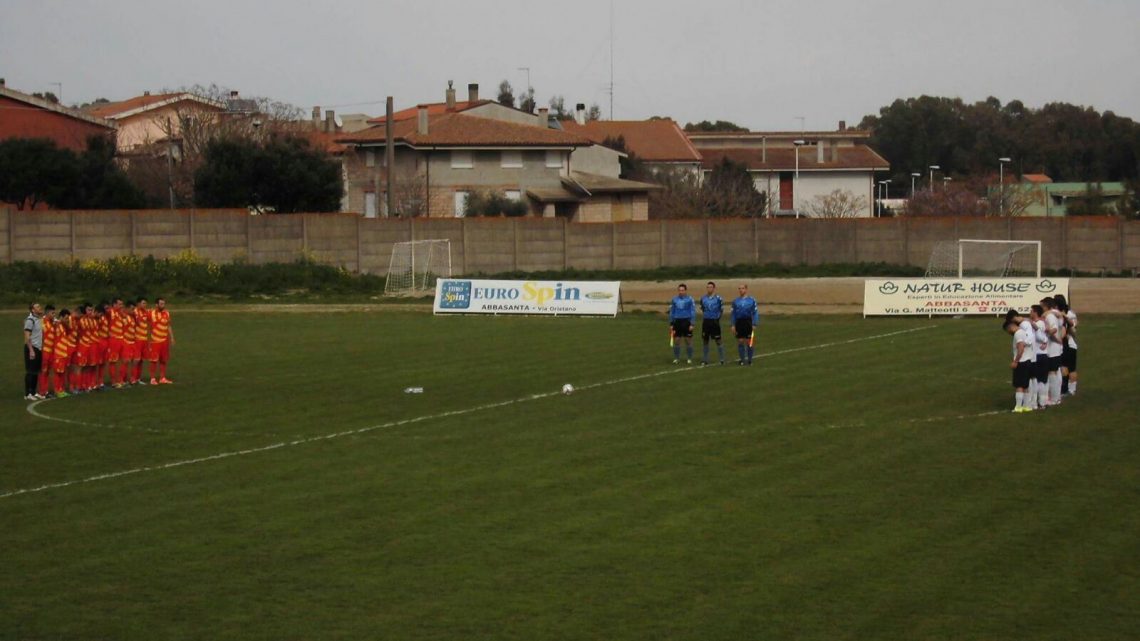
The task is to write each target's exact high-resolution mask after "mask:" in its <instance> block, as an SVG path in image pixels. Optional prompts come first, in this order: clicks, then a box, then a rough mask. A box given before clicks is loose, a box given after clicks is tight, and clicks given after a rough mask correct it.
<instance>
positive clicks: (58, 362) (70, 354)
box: [52, 350, 75, 374]
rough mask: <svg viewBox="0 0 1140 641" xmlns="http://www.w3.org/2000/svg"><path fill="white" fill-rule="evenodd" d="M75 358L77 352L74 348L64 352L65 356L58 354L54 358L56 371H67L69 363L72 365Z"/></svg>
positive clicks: (58, 372)
mask: <svg viewBox="0 0 1140 641" xmlns="http://www.w3.org/2000/svg"><path fill="white" fill-rule="evenodd" d="M74 358H75V353H74V351H73V350H68V351H67V353H66V354H64V355H63V356H59V355H56V357H55V358H54V359H52V360H53V361H55V371H56V373H57V374H63V373H64V372H66V371H67V367H68V365H71V361H72V360H74Z"/></svg>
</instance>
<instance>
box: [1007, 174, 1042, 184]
mask: <svg viewBox="0 0 1140 641" xmlns="http://www.w3.org/2000/svg"><path fill="white" fill-rule="evenodd" d="M1007 173H1008V172H1007ZM1021 179H1022V180H1023V181H1025V182H1027V183H1038V184H1044V183H1051V182H1053V179H1052V178H1050V177H1048V176H1046V175H1045V174H1023V175H1022V176H1021Z"/></svg>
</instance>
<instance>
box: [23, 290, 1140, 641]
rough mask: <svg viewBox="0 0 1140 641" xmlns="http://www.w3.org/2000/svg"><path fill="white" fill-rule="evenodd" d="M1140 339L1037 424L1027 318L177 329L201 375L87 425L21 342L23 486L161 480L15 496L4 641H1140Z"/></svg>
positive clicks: (282, 322)
mask: <svg viewBox="0 0 1140 641" xmlns="http://www.w3.org/2000/svg"><path fill="white" fill-rule="evenodd" d="M0 316H2V319H3V320H4V321H5V322H6V324H7V326H9V327H15V326H16V324H17V322H18V321H19V317H18V316H17V315H13V314H7V315H0ZM1137 320H1138V319H1137V318H1136V317H1129V316H1101V317H1096V316H1087V317H1082V321H1083V324H1082V327H1081V338H1082V347H1081V372H1082V374H1083V375H1084V381H1083V387H1082V388H1081V389H1080V394H1079V395H1078V396H1077V397H1076V398H1074V399H1071V400H1070V401H1067V402H1066V403H1065V404H1064V405H1063V406H1062V407H1060V408H1057V409H1052V410H1049V411H1048V412H1045V413H1043V414H1033V415H1012V414H1009V413H1008V409H1009V408H1010V407H1011V405H1012V392H1011V390H1010V388H1009V384H1008V379H1009V373H1008V369H1005V368H1006V366H1007V365H1006V363H1007V356H1008V349H1009V338H1008V336H1005V335H1003V334H1001V333H999V330H998V328H997V323H996V321H994V320H993V319H983V320H949V319H945V320H934V321H929V320H926V319H921V320H914V319H889V320H888V319H880V320H862V319H855V318H821V317H775V318H771V319H768V320H766V322H765V324H764V325H763V326H762V329H761V331H760V332H759V333H758V345H759V350H758V351H759V352H761V353H765V352H774V351H783V350H791V349H796V348H806V347H810V346H814V345H819V344H821V343H840V344H837V345H835V346H833V347H831V348H828V349H804V350H800V351H790V352H786V353H782V354H776V355H772V356H767V357H764V358H761V359H759V361H758V363H757V365H756V366H754V367H753V368H750V369H747V368H740V367H725V368H720V367H714V368H709V369H704V370H701V369H697V368H673V367H672V366H669V365H667V362H668V360H669V358H670V355H669V354H668V352H667V349H668V348H667V346H666V340H667V331H666V325H665V322H664V321H663V320H662V319H661V318H658V317H653V316H649V315H631V316H625V317H621V318H619V319H616V320H613V319H548V318H474V317H462V318H457V317H450V318H437V317H432V316H430V315H426V314H419V313H415V312H390V313H382V314H360V313H357V314H348V313H345V314H319V313H313V314H241V313H232V314H230V313H197V314H194V313H184V314H181V315H179V314H177V311H176V318H175V324H176V331H177V336H178V340H179V343H178V345H177V346H176V351H175V355H174V358H175V360H174V364H173V366H172V369H171V375H172V377H173V378H175V379H176V380H177V383H178V384H177V385H175V386H169V387H162V388H134V389H129V390H124V391H119V392H110V393H102V394H95V395H88V396H84V397H79V398H71V399H64V400H59V401H50V402H46V403H43V404H40V405H39V406H38V408H37V409H38V410H40V411H42V412H43V414H45V415H48V416H51V417H54V418H57V419H64V420H68V421H76V422H74V423H64V422H58V421H50V420H45V419H43V418H37V417H34V416H32V415H30V414H28V413H27V412H26V411H25V404H24V403H23V402H21V401H19V400H17V396H18V393H19V389H20V376H21V372H20V363H19V361H17V360H14V355H15V353H16V346H15V344H14V343H13V344H12V345H10V349H9V350H8V353H9V354H12V355H13V356H11V357H9V360H8V361H6V362H7V365H6V366H5V367H4V368H3V373H2V374H0V383H2V385H0V388H2V389H6V390H10V392H9V393H8V394H7V395H6V396H5V400H3V401H0V415H2V416H3V417H4V420H3V427H2V429H0V493H5V492H11V491H13V490H18V489H24V488H34V487H38V486H43V485H51V484H57V483H65V482H70V481H77V480H81V479H87V478H90V477H93V476H97V475H102V474H108V473H114V472H119V471H124V470H132V469H138V468H141V467H150V468H152V469H150V470H148V471H142V472H138V473H134V474H129V475H124V476H118V477H114V478H106V479H101V480H93V481H90V482H82V483H75V484H72V485H67V486H63V487H56V488H53V489H46V490H43V491H40V492H33V493H26V494H20V495H16V496H8V497H6V498H0V550H2V555H3V556H2V557H0V558H3V563H2V565H0V567H2V568H3V571H0V639H8V638H11V639H328V638H339V639H401V640H403V639H459V638H462V639H598V638H606V639H702V640H707V639H791V638H795V639H828V640H833V639H876V640H885V639H900V640H903V639H905V640H916V639H987V640H993V639H1057V640H1071V639H1082V640H1088V639H1134V638H1135V637H1136V633H1137V630H1140V614H1138V610H1137V608H1136V603H1138V602H1140V547H1138V544H1137V538H1136V536H1137V532H1140V509H1137V508H1138V507H1140V472H1138V470H1140V466H1138V465H1137V461H1140V430H1137V424H1138V423H1140V420H1138V419H1140V411H1138V410H1137V408H1136V387H1135V385H1136V381H1137V380H1140V366H1138V363H1140V339H1138V338H1137V334H1136V332H1135V327H1136V321H1137ZM933 326H936V327H933ZM930 327H933V329H928V328H930ZM907 329H918V330H920V331H914V332H911V333H905V334H897V335H894V336H890V337H885V338H879V339H875V340H867V341H857V342H843V343H841V342H842V341H852V340H857V339H860V338H865V337H869V336H875V335H881V334H885V333H889V332H897V331H901V330H907ZM731 353H732V350H731V349H730V354H731ZM657 372H670V373H667V374H663V375H660V376H645V375H647V374H653V373H657ZM623 378H629V379H631V380H626V381H624V382H612V383H610V384H602V385H598V386H596V387H590V388H586V387H587V386H589V385H591V384H595V383H606V382H608V381H619V380H620V379H623ZM565 382H571V383H573V384H575V385H576V386H578V387H579V388H586V389H580V390H579V391H578V392H577V393H575V394H574V395H572V396H568V397H567V396H562V395H558V394H555V395H551V396H544V397H541V398H535V399H529V400H527V397H529V396H530V395H534V394H541V393H547V392H553V391H556V390H557V389H558V388H559V387H560V386H561V385H562V384H563V383H565ZM409 385H422V386H423V387H425V388H426V392H425V393H424V394H422V395H405V394H404V393H403V392H402V390H403V388H404V387H407V386H409ZM514 399H524V400H520V401H519V402H516V403H506V402H507V401H511V400H514ZM495 404H497V405H496V406H495V407H491V408H488V409H483V410H478V411H466V412H465V410H470V409H471V408H474V407H477V406H486V405H495ZM447 412H456V413H455V414H452V415H450V416H437V417H436V418H429V419H426V420H420V421H416V422H409V423H402V424H394V423H395V422H397V421H401V420H406V419H413V418H417V417H424V416H431V415H440V414H444V413H447ZM963 417H964V418H963ZM367 427H374V428H375V429H371V430H368V431H361V432H358V433H355V434H349V435H343V436H339V437H337V438H330V439H324V440H316V441H308V442H304V443H300V444H296V445H291V446H284V447H280V448H275V449H271V450H267V451H259V452H254V453H249V454H246V455H238V456H232V457H228V458H220V459H214V460H208V461H203V462H199V463H195V464H188V465H183V466H178V467H170V468H163V469H153V468H154V466H159V465H163V464H167V463H171V462H177V461H184V460H189V459H196V458H200V457H206V456H211V455H215V454H218V453H222V452H235V451H239V450H245V449H250V448H262V447H265V446H267V445H269V444H273V443H282V442H284V443H288V442H291V441H294V440H297V439H306V438H310V437H314V436H320V435H327V434H333V433H338V432H342V431H346V430H358V429H361V428H367Z"/></svg>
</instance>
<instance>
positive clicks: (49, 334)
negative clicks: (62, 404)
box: [36, 305, 59, 396]
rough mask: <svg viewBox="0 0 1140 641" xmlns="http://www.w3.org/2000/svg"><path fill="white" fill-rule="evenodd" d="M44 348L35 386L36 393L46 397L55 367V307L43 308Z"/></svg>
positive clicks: (56, 330)
mask: <svg viewBox="0 0 1140 641" xmlns="http://www.w3.org/2000/svg"><path fill="white" fill-rule="evenodd" d="M43 324H44V348H43V361H42V363H41V365H40V378H39V381H38V383H37V386H36V393H37V394H39V395H40V396H47V394H48V392H50V391H51V373H52V369H53V368H54V367H55V339H56V334H57V332H58V331H59V330H58V329H57V328H56V322H55V305H48V306H46V307H44V320H43Z"/></svg>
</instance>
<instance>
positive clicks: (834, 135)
mask: <svg viewBox="0 0 1140 641" xmlns="http://www.w3.org/2000/svg"><path fill="white" fill-rule="evenodd" d="M685 135H686V136H688V137H689V139H690V140H692V141H693V143H694V144H696V145H697V147H700V146H701V145H700V143H701V142H702V141H703V140H741V141H745V140H747V141H757V142H759V141H760V140H761V139H762V138H767V139H769V140H794V139H796V138H803V139H805V140H817V139H820V138H826V139H839V138H852V139H862V138H870V137H871V132H870V131H868V130H866V129H842V130H836V131H687V132H685Z"/></svg>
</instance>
